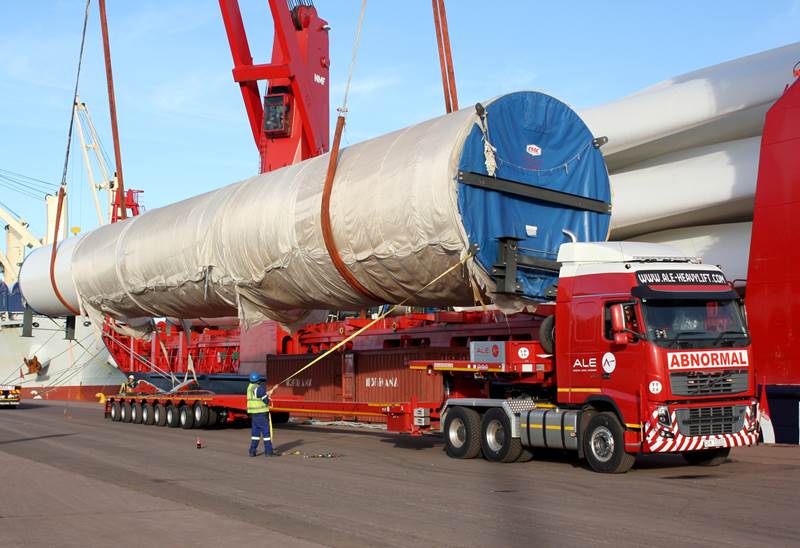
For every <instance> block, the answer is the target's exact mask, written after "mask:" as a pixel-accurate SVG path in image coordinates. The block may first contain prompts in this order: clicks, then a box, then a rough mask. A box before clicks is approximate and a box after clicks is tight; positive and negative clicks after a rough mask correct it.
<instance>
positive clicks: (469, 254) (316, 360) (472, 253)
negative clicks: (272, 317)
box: [269, 245, 478, 395]
mask: <svg viewBox="0 0 800 548" xmlns="http://www.w3.org/2000/svg"><path fill="white" fill-rule="evenodd" d="M477 251H478V250H477V246H474V245H473V246H472V247H470V249H469V251H468V252H467V253H466V254H465V255H464V257H462V258H461V260H460V261H458V262H457V263H456V264H454V265H453V266H451V267H450V268H448V269H447V270H445V271H444V272H442V273H441V274H439V275H438V276H436V277H435V278H434V279H432V280H431V281H429V282H428V283H427V284H425V285H424V286H423V287H421V288H420V289H418V290H417V291H416V292H414V294H413V295H411V296H409V297H406V298H405V299H403V300H402V301H401V302H399V303H397V304H396V305H393V306H392V307H390V308H388V309H387V310H386V311H384V312H383V313H381V314H379V315H378V316H377V317H376V318H375V319H374V320H372V321H371V322H369V323H367V324H366V325H364V326H363V327H361V328H360V329H358V330H357V331H355V332H353V333H352V334H351V335H349V336H348V337H346V338H344V339H342V340H341V341H339V342H338V343H336V344H335V345H333V346H332V347H331V348H330V349H328V350H327V351H325V352H324V353H322V354H320V355H319V356H317V357H316V358H314V359H313V360H311V361H310V362H309V363H307V364H306V365H305V366H303V367H301V368H300V369H298V370H297V371H295V372H294V373H292V374H291V375H289V376H288V377H286V378H285V379H283V380H282V381H281V382H279V383H277V384H275V385H274V386H273V387H272V388H271V389H270V390H269V394H270V395H272V393H273V392H274V391H275V389H276V388H278V387H279V386H280V385H282V384H283V383H285V382H287V381H288V380H290V379H292V378H294V377H296V376H297V375H299V374H300V373H302V372H303V371H305V370H306V369H308V368H309V367H312V366H314V365H316V364H317V363H319V362H320V361H322V360H323V359H324V358H325V357H326V356H328V355H330V354H332V353H333V352H336V351H337V350H338V349H340V348H341V347H343V346H344V345H346V344H347V343H349V342H350V341H352V340H353V339H355V338H356V337H358V336H359V335H361V334H362V333H363V332H364V331H366V330H367V329H369V328H370V327H372V326H373V325H375V324H376V323H378V322H379V321H381V320H382V319H384V318H385V317H386V316H388V315H389V314H391V313H392V312H394V311H395V310H397V309H398V308H400V307H401V306H404V305H405V304H406V303H407V302H408V301H410V300H411V299H413V298H414V297H416V296H417V295H419V294H420V293H422V292H423V291H425V290H426V289H428V288H429V287H430V286H432V285H434V284H436V283H437V282H438V281H439V280H441V279H442V278H444V277H445V276H447V275H448V274H450V273H451V272H453V271H454V270H456V269H457V268H460V267H461V266H463V265H464V264H466V262H467V261H468V260H469V259H471V258H472V257H474V256H475V253H477Z"/></svg>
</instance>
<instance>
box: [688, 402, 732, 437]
mask: <svg viewBox="0 0 800 548" xmlns="http://www.w3.org/2000/svg"><path fill="white" fill-rule="evenodd" d="M746 410H747V406H746V405H729V406H724V407H694V408H691V409H676V410H675V416H676V418H677V419H678V429H679V430H680V433H681V434H683V435H684V436H714V435H718V434H733V433H734V432H739V431H740V430H741V429H742V428H744V416H745V412H746Z"/></svg>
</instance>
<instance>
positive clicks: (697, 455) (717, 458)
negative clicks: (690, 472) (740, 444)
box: [681, 447, 731, 466]
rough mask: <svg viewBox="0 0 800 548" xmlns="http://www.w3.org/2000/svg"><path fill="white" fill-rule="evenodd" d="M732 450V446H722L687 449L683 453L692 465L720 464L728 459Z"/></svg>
mask: <svg viewBox="0 0 800 548" xmlns="http://www.w3.org/2000/svg"><path fill="white" fill-rule="evenodd" d="M730 452H731V448H730V447H720V448H719V449H706V450H704V451H685V452H683V453H681V455H683V459H684V460H685V461H686V462H687V463H689V464H691V465H692V466H719V465H720V464H722V463H723V462H725V461H726V460H728V455H729V454H730Z"/></svg>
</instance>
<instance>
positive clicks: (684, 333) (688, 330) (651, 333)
mask: <svg viewBox="0 0 800 548" xmlns="http://www.w3.org/2000/svg"><path fill="white" fill-rule="evenodd" d="M642 310H643V311H644V318H645V325H646V326H647V335H648V339H649V340H651V341H653V342H654V343H655V344H657V345H658V346H662V347H665V348H713V347H723V346H728V347H730V346H745V345H747V344H749V342H750V340H749V336H748V334H747V329H746V328H745V327H744V322H743V321H742V315H741V312H740V310H739V304H738V303H737V302H736V301H734V300H731V299H727V300H719V301H705V300H691V299H685V300H683V299H669V300H667V299H664V300H657V299H647V300H642Z"/></svg>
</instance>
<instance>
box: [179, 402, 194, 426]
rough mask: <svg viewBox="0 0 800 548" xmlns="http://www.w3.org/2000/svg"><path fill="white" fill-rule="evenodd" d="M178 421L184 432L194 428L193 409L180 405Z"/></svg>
mask: <svg viewBox="0 0 800 548" xmlns="http://www.w3.org/2000/svg"><path fill="white" fill-rule="evenodd" d="M178 420H179V421H180V423H181V428H183V429H184V430H191V429H192V428H194V408H193V407H191V406H189V405H181V409H180V411H179V412H178Z"/></svg>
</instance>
